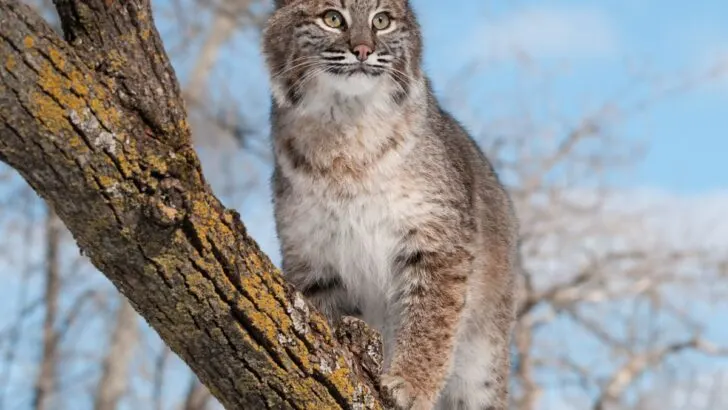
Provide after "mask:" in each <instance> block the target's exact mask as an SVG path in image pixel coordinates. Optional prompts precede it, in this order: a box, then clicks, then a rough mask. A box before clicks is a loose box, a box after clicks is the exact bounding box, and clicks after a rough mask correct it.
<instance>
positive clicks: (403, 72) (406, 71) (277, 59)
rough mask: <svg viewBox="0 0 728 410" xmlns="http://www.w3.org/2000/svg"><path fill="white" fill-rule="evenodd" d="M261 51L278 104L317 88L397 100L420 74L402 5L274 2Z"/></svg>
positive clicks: (402, 0) (342, 0)
mask: <svg viewBox="0 0 728 410" xmlns="http://www.w3.org/2000/svg"><path fill="white" fill-rule="evenodd" d="M263 50H264V52H265V54H266V61H267V64H268V69H269V71H270V76H271V80H272V84H273V88H274V96H275V98H276V101H277V102H278V103H279V104H282V103H284V102H285V103H289V104H295V103H296V102H297V101H299V100H300V99H301V97H303V96H305V95H306V94H307V93H310V92H320V91H322V88H323V89H325V88H330V89H333V90H335V91H336V92H338V93H339V94H341V95H344V96H346V95H354V96H357V95H364V94H366V93H370V92H375V91H376V92H386V93H388V94H390V95H391V97H393V98H394V99H398V98H402V97H404V96H405V95H406V94H407V93H408V92H409V89H410V86H411V82H412V81H413V79H414V78H415V77H418V76H419V75H420V71H419V70H420V69H419V67H420V59H421V57H420V55H421V51H420V50H421V39H420V32H419V27H418V26H417V22H416V20H415V17H414V14H413V13H412V10H411V8H410V7H409V4H408V2H407V1H406V0H280V1H279V8H278V9H277V10H276V12H275V13H274V14H273V16H272V17H271V19H270V21H269V22H268V26H267V27H266V30H265V32H264V40H263Z"/></svg>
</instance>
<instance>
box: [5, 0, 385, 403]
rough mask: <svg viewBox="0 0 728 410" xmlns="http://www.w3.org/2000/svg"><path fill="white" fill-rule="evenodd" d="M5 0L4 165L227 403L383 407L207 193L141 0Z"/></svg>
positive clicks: (350, 358) (319, 322)
mask: <svg viewBox="0 0 728 410" xmlns="http://www.w3.org/2000/svg"><path fill="white" fill-rule="evenodd" d="M56 4H57V8H58V11H59V15H60V18H61V22H62V26H63V30H64V33H65V37H66V39H67V41H63V40H62V39H60V38H58V37H57V36H56V34H55V33H54V32H53V30H52V29H51V28H50V27H49V26H48V25H47V24H46V23H45V22H44V21H43V20H42V19H41V18H39V17H38V16H37V15H36V14H35V13H34V12H33V11H32V10H31V9H30V8H29V7H27V6H24V5H21V4H19V3H18V2H17V1H16V0H0V16H1V17H0V56H2V57H1V58H2V61H0V158H2V159H3V161H5V162H7V163H8V164H9V165H10V166H12V167H13V168H15V169H16V170H17V171H18V172H19V173H20V174H21V175H22V176H23V178H24V179H25V180H26V181H27V182H28V183H29V184H30V185H31V186H32V187H33V189H34V190H35V191H36V192H37V193H38V194H39V195H40V196H42V197H43V198H44V199H45V200H46V201H47V202H48V204H49V205H50V206H51V207H52V208H53V209H54V210H55V211H56V212H57V214H58V215H59V217H60V218H61V219H62V220H63V222H64V223H65V224H66V226H67V227H68V228H69V230H70V231H71V232H72V234H73V236H74V238H75V240H76V241H77V243H78V245H79V247H80V248H81V249H82V251H83V252H85V254H86V255H88V257H89V258H90V260H91V262H92V263H93V264H94V266H96V267H97V268H98V269H99V270H100V271H101V272H103V273H104V274H105V275H106V276H107V277H108V278H109V279H110V280H111V281H112V282H113V283H114V285H115V286H116V287H117V289H118V290H119V291H120V292H121V293H123V294H124V295H125V296H126V297H127V298H128V299H129V301H130V302H131V304H132V305H133V307H134V308H135V310H137V311H138V312H139V313H140V314H141V315H142V316H143V317H144V318H145V319H146V320H147V321H148V322H149V323H150V325H151V326H152V327H153V328H154V329H155V330H156V331H157V332H158V333H159V335H160V336H161V337H162V339H163V340H164V341H165V343H166V344H167V345H169V346H170V348H171V349H172V350H173V351H174V352H175V353H176V354H178V355H179V356H180V357H181V358H182V359H183V360H184V361H185V362H186V363H187V364H188V365H189V366H190V367H191V368H192V370H193V371H194V372H195V374H196V375H197V376H198V377H199V378H200V380H201V381H202V382H203V383H204V384H205V385H206V386H207V387H208V388H209V389H210V391H211V392H212V394H213V395H214V396H215V397H216V398H217V399H218V400H220V402H221V403H222V404H223V405H224V406H225V407H226V408H228V409H242V408H261V409H263V408H276V409H279V408H296V409H297V408H322V409H323V408H372V409H374V408H381V405H380V404H379V402H378V394H377V392H376V390H375V389H374V388H373V386H374V385H375V381H374V380H372V377H370V376H369V375H368V374H367V373H365V372H363V371H361V370H359V369H360V367H359V365H357V364H356V363H355V360H356V357H355V356H354V355H351V354H350V353H349V352H348V351H346V350H345V349H342V348H341V347H340V346H339V343H338V342H337V341H336V339H335V338H334V337H333V336H332V334H331V332H330V329H329V327H328V325H327V324H326V322H325V320H324V319H323V317H322V316H321V315H320V314H318V313H317V312H315V311H313V310H312V308H311V307H310V306H309V305H308V304H307V303H306V302H305V301H304V299H303V298H302V297H301V296H300V294H298V293H296V292H294V290H293V289H292V287H291V286H290V285H288V284H287V283H285V282H284V280H283V278H282V276H281V274H280V272H279V271H278V270H277V269H276V268H275V267H274V266H273V264H272V263H271V262H270V260H269V259H268V258H267V257H266V256H265V255H264V254H263V253H262V252H261V251H260V249H259V247H258V245H257V244H256V243H255V241H253V239H251V238H250V237H249V236H248V235H247V233H246V230H245V227H244V226H243V224H242V223H241V221H240V219H239V216H238V214H237V213H236V212H235V211H232V210H228V209H225V208H224V207H223V206H222V204H221V203H220V201H219V200H218V199H217V198H216V197H215V196H214V195H213V193H212V192H211V190H210V188H209V186H208V184H207V182H206V181H205V178H204V177H203V175H202V171H201V169H200V163H199V160H198V158H197V156H196V154H195V152H194V150H193V148H192V146H191V144H190V132H189V127H188V125H187V121H186V115H185V109H184V103H183V101H182V98H181V96H180V91H179V86H178V83H177V80H176V78H175V75H174V72H173V71H172V68H171V65H170V63H169V61H168V59H167V56H166V54H165V52H164V49H163V47H162V44H161V40H160V39H159V36H158V34H157V31H156V30H155V28H154V24H153V20H152V15H151V8H150V5H149V2H148V0H129V1H122V2H120V1H108V0H86V1H79V0H58V1H57V2H56Z"/></svg>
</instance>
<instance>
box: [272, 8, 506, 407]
mask: <svg viewBox="0 0 728 410" xmlns="http://www.w3.org/2000/svg"><path fill="white" fill-rule="evenodd" d="M330 10H335V11H337V12H338V13H340V15H341V16H342V17H343V19H344V20H345V24H343V25H342V26H341V27H339V28H333V27H330V26H328V25H327V24H326V23H325V21H324V20H323V16H324V15H325V13H326V12H327V11H330ZM380 12H385V13H387V16H388V18H389V19H390V21H391V24H390V26H389V27H387V28H386V29H383V30H376V29H375V28H374V27H373V25H372V19H373V18H374V16H375V15H377V14H378V13H380ZM361 44H364V45H366V46H367V47H369V48H371V50H372V53H371V55H369V57H368V58H367V59H366V60H364V61H359V60H357V58H356V55H355V54H354V52H353V51H352V50H354V48H355V47H356V46H357V45H361ZM263 50H264V54H265V57H266V63H267V66H268V70H269V72H270V80H271V88H272V92H273V104H272V113H271V122H272V133H273V147H274V153H275V160H276V163H275V169H274V174H273V178H272V183H273V187H274V193H275V194H274V205H275V218H276V228H277V232H278V236H279V238H280V241H281V250H282V255H283V271H284V273H285V275H286V276H287V278H288V279H289V280H290V281H291V282H292V283H293V284H294V285H295V286H297V287H298V288H299V289H300V290H301V291H302V292H303V293H304V295H306V296H307V297H308V298H309V299H310V300H311V301H312V302H313V303H314V304H315V305H316V306H317V307H318V308H319V309H320V310H321V311H323V312H324V313H325V314H326V315H327V316H328V317H329V319H330V320H331V321H332V323H335V322H336V321H337V320H338V318H339V317H340V316H341V315H356V316H360V317H362V318H363V319H364V320H365V321H367V322H368V323H369V324H371V325H372V326H374V327H376V328H377V329H378V330H379V331H380V332H381V333H382V336H383V340H384V365H383V371H384V373H383V375H382V385H383V387H384V388H385V389H386V390H387V391H389V392H390V393H391V395H392V397H393V398H394V399H395V401H396V402H397V404H398V406H399V407H400V408H402V409H417V410H430V409H441V410H445V409H463V410H485V409H489V410H504V409H506V408H507V402H508V372H509V366H510V361H509V352H508V346H509V339H510V332H511V327H512V324H513V320H514V319H513V318H514V302H513V298H514V296H513V292H514V290H513V286H514V273H513V272H514V265H515V257H516V237H517V230H518V227H517V222H516V218H515V215H514V212H513V208H512V205H511V201H510V199H509V197H508V195H507V193H506V191H505V189H504V188H503V186H502V184H501V183H500V182H499V179H498V177H497V175H496V173H495V172H494V171H493V169H492V167H491V165H490V164H489V162H488V160H487V159H486V157H485V156H484V155H483V153H482V152H481V151H480V149H479V148H478V147H477V145H476V144H475V143H474V142H473V140H472V139H471V138H470V137H469V136H468V134H467V133H466V131H465V130H464V129H463V127H461V126H460V125H459V124H458V123H457V121H455V120H454V119H453V118H452V117H451V116H450V115H449V114H448V113H447V112H445V111H443V110H442V109H441V108H440V106H439V104H438V102H437V99H436V97H435V96H434V95H433V93H432V91H431V87H430V84H429V81H428V80H427V77H426V76H425V74H424V73H423V72H422V69H421V66H422V61H421V58H422V57H421V55H422V39H421V34H420V29H419V26H418V24H417V20H416V18H415V15H414V13H413V11H412V8H411V7H410V5H409V3H408V1H406V0H278V2H277V9H276V11H275V13H274V14H273V15H272V17H271V18H270V20H269V22H268V24H267V26H266V29H265V32H264V36H263Z"/></svg>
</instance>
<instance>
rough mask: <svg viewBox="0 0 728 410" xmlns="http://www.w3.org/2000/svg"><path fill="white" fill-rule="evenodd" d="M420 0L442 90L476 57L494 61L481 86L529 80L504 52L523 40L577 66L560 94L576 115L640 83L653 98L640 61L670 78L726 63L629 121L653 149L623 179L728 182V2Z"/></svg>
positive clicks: (636, 89)
mask: <svg viewBox="0 0 728 410" xmlns="http://www.w3.org/2000/svg"><path fill="white" fill-rule="evenodd" d="M413 3H414V5H415V7H416V8H417V10H418V12H419V15H420V20H421V24H422V26H423V28H424V31H425V40H426V53H425V55H426V64H427V68H428V71H429V72H430V73H431V75H432V76H433V79H434V82H435V86H436V88H440V89H439V90H438V91H442V89H441V87H443V85H444V83H446V80H447V79H448V78H451V77H452V76H453V75H455V73H456V72H457V69H458V68H459V67H461V66H462V65H463V64H464V63H466V62H468V61H471V60H473V59H485V60H487V61H489V62H490V64H489V65H488V67H491V68H488V69H485V70H483V71H482V73H481V74H480V75H479V76H478V82H479V84H476V87H482V88H483V89H492V88H493V87H494V85H497V84H500V83H502V82H504V83H505V84H506V86H507V87H514V86H515V84H527V83H529V78H528V77H529V74H523V73H519V74H517V75H514V71H517V70H515V69H514V66H513V65H512V62H513V60H514V59H513V57H512V54H511V55H508V52H507V51H504V50H505V49H508V48H513V46H517V47H519V48H521V49H523V50H525V51H526V52H528V53H529V54H530V55H532V56H533V57H534V59H535V61H536V62H537V63H538V64H539V65H541V66H549V65H554V66H555V65H558V64H564V63H566V64H568V66H569V67H570V68H569V70H568V71H566V72H562V74H557V80H556V86H555V87H553V98H554V100H556V101H557V102H558V103H561V104H563V106H564V107H565V108H566V110H567V112H568V110H569V108H568V107H569V105H574V106H573V108H572V109H573V110H574V112H576V110H579V109H580V107H579V104H580V103H581V102H582V101H585V100H588V101H591V100H594V101H598V100H600V99H610V98H614V97H613V96H614V95H615V92H617V93H621V92H622V90H624V89H627V90H631V91H628V92H627V94H629V95H631V96H632V97H627V99H629V98H634V97H635V96H637V98H639V96H640V95H642V96H644V95H645V94H644V93H645V90H644V89H645V87H644V86H639V85H638V86H634V85H631V84H633V83H634V82H635V76H634V75H633V74H632V73H631V70H634V69H633V67H645V68H643V70H648V72H649V73H652V74H650V76H653V75H654V77H655V78H657V77H664V78H665V79H666V80H667V81H668V82H669V79H673V80H679V79H680V77H682V78H686V77H687V76H691V77H697V76H700V75H701V74H702V73H704V72H705V71H706V70H707V69H708V67H713V66H715V65H717V64H718V63H719V62H720V61H722V62H723V67H725V72H726V76H724V77H723V79H722V80H718V81H712V82H707V81H706V82H704V83H703V84H702V85H699V86H695V87H694V88H692V89H691V90H689V91H686V92H682V93H679V94H676V95H672V96H670V97H665V98H664V99H661V100H660V101H659V102H658V103H656V104H654V105H652V106H651V108H650V109H649V110H648V111H647V112H645V113H642V114H641V115H638V116H636V117H635V118H634V119H632V120H630V121H628V123H627V124H625V131H626V132H625V134H626V135H627V136H628V137H630V138H636V139H639V140H641V141H644V140H646V141H647V142H648V143H649V151H648V153H647V155H646V157H645V160H644V161H643V162H642V163H641V164H640V165H639V166H638V167H637V168H636V169H634V172H632V173H630V174H629V176H628V177H627V178H624V179H623V180H620V183H621V184H624V185H626V186H630V187H635V186H636V187H640V186H645V185H647V186H651V187H656V188H662V189H665V190H668V191H674V192H682V193H699V192H705V191H712V190H718V189H723V188H726V184H728V163H727V162H726V161H725V160H724V158H725V154H726V153H728V138H726V130H728V81H727V80H726V78H728V24H725V22H726V21H728V2H725V1H720V0H704V1H700V2H690V3H687V2H677V1H668V2H665V1H655V0H640V1H634V0H610V1H609V2H604V1H589V0H587V1H508V2H495V1H483V0H461V1H452V2H449V3H448V5H447V6H446V7H443V6H442V4H443V3H441V2H436V1H433V0H413ZM456 27H457V29H456ZM463 36H465V37H466V39H467V41H466V42H465V43H464V44H463ZM643 83H644V82H643ZM638 84H639V83H638ZM515 87H517V86H515ZM485 110H486V111H487V108H485ZM455 114H456V115H457V113H455Z"/></svg>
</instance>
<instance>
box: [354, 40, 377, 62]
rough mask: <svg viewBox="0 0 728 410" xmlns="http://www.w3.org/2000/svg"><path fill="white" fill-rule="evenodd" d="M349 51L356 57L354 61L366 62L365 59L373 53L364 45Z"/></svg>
mask: <svg viewBox="0 0 728 410" xmlns="http://www.w3.org/2000/svg"><path fill="white" fill-rule="evenodd" d="M351 51H352V53H354V55H355V56H356V59H357V60H359V61H366V59H367V58H369V56H370V55H371V54H372V53H373V51H372V48H371V47H369V46H368V45H366V44H359V45H358V46H356V47H354V48H353V49H352V50H351Z"/></svg>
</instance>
